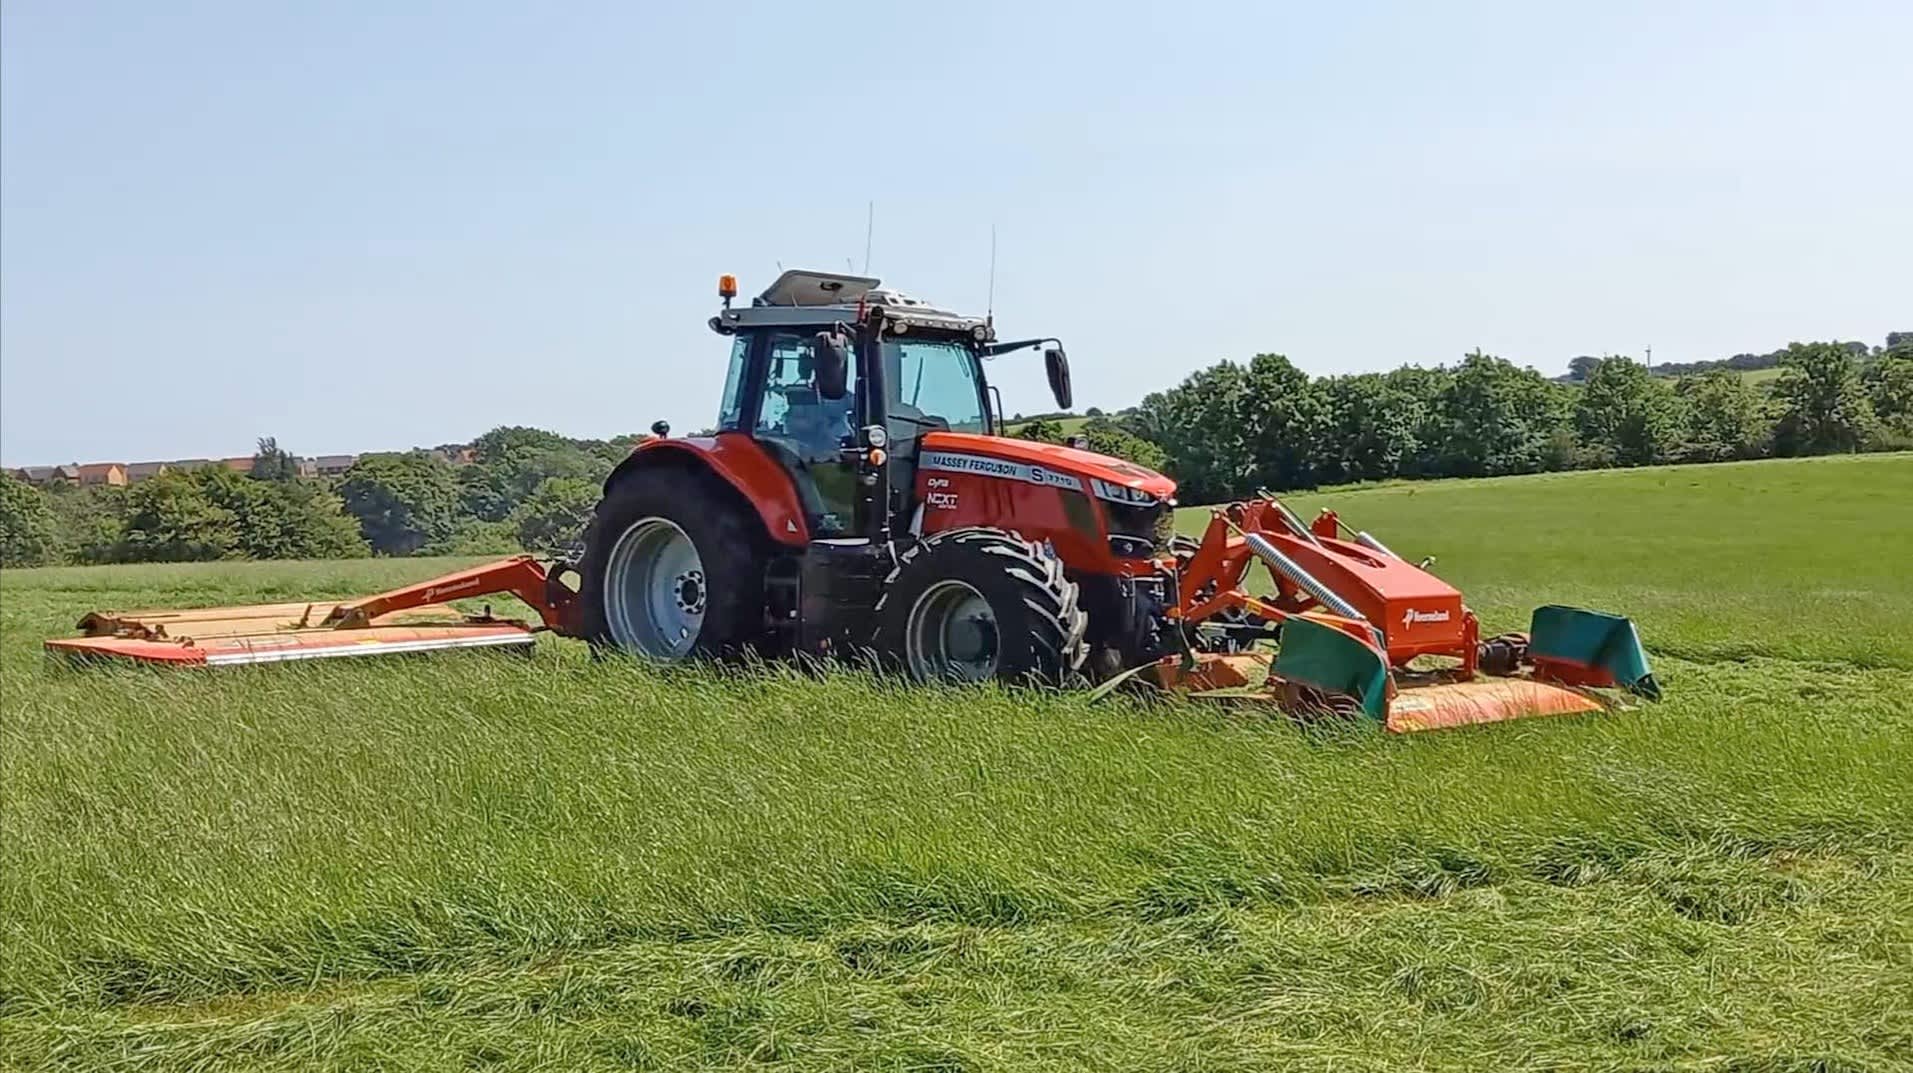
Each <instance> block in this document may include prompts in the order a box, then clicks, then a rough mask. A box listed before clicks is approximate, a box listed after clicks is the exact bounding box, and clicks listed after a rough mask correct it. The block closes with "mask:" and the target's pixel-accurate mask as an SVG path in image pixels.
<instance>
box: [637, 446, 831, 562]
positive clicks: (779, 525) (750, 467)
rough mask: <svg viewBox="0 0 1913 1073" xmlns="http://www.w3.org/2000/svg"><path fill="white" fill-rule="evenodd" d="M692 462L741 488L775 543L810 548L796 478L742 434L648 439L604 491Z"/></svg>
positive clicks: (744, 496) (745, 498) (808, 533)
mask: <svg viewBox="0 0 1913 1073" xmlns="http://www.w3.org/2000/svg"><path fill="white" fill-rule="evenodd" d="M686 461H690V462H692V464H694V465H699V466H702V467H704V468H706V469H708V470H710V471H711V472H712V473H714V474H716V475H717V476H718V478H719V479H721V480H723V481H724V482H726V483H727V484H729V485H730V486H731V487H732V488H735V489H737V494H738V495H740V496H742V497H743V498H744V501H745V502H746V503H749V504H750V505H751V508H752V509H753V510H755V511H757V516H758V518H759V519H760V520H762V521H763V523H764V532H765V533H766V534H768V535H769V536H770V538H771V539H772V540H774V541H776V542H778V543H779V544H787V545H790V546H791V547H797V548H801V547H804V546H805V545H807V544H809V543H810V526H809V524H808V523H807V522H806V521H805V519H804V508H803V502H802V500H800V499H799V498H798V495H797V486H796V485H795V484H793V483H791V479H790V474H789V473H787V472H785V470H784V467H783V466H780V465H778V464H777V460H776V459H775V458H772V457H771V455H770V452H768V451H766V450H764V448H763V447H762V446H760V445H759V444H758V443H757V441H755V440H753V439H751V438H750V437H749V436H746V435H744V434H743V433H741V432H720V433H718V434H717V435H715V436H685V437H677V438H664V437H660V438H657V439H649V440H645V441H644V442H642V443H640V444H638V445H637V446H636V447H634V448H632V450H631V454H630V456H629V457H627V458H626V459H625V460H624V461H623V462H620V463H618V468H616V469H614V470H612V471H611V476H609V477H607V478H605V482H604V486H605V489H606V490H607V491H609V490H610V488H611V486H612V485H614V484H616V483H617V482H618V481H620V480H623V479H624V478H625V477H626V476H628V475H630V474H631V473H633V472H636V471H637V470H640V469H643V468H644V467H646V466H654V465H659V464H683V463H684V462H686Z"/></svg>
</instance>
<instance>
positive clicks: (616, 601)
mask: <svg viewBox="0 0 1913 1073" xmlns="http://www.w3.org/2000/svg"><path fill="white" fill-rule="evenodd" d="M709 595H710V593H709V589H708V588H707V587H706V585H705V581H704V561H703V560H702V559H700V558H698V554H697V545H695V544H693V543H691V538H690V537H689V536H687V535H686V534H685V532H684V530H683V529H681V528H679V527H678V524H677V523H676V522H673V521H671V520H670V519H668V518H640V519H638V520H637V521H635V522H633V523H632V524H631V526H630V528H628V529H626V530H625V531H624V535H622V536H620V537H619V538H618V542H617V543H616V544H614V545H612V547H611V555H610V558H609V559H607V560H606V563H605V575H604V611H605V626H606V627H607V628H608V629H609V630H610V633H611V639H612V640H613V641H615V642H616V643H617V645H618V647H619V648H622V649H625V650H627V651H631V652H637V653H639V654H640V655H644V656H648V657H650V658H652V659H679V658H682V657H683V656H685V655H687V654H689V653H690V651H691V647H692V646H693V645H695V644H697V635H698V632H699V631H700V630H701V629H703V627H704V609H705V603H706V601H707V599H708V598H709Z"/></svg>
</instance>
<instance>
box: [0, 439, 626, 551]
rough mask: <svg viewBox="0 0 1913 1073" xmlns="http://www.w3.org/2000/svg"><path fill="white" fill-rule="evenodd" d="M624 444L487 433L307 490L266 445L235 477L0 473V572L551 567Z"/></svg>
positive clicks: (365, 462) (290, 463)
mask: <svg viewBox="0 0 1913 1073" xmlns="http://www.w3.org/2000/svg"><path fill="white" fill-rule="evenodd" d="M636 442H637V437H635V436H625V437H619V438H616V439H611V440H579V439H571V438H568V437H565V436H560V435H558V434H557V433H554V432H546V431H544V430H542V429H533V428H517V427H509V428H496V429H493V430H492V431H490V432H487V433H485V434H484V435H483V436H480V437H479V438H478V439H477V440H475V441H473V442H472V443H471V444H470V445H469V453H470V460H469V461H468V462H464V463H461V464H454V463H452V462H451V461H448V460H447V458H446V457H445V453H444V452H443V451H425V450H412V451H405V452H394V453H388V454H369V455H364V456H362V457H360V458H359V459H358V460H357V461H356V462H354V463H353V464H352V466H351V467H350V468H349V469H347V470H346V471H345V472H344V473H343V474H340V475H339V476H338V477H336V478H314V477H302V476H300V475H299V471H298V465H297V461H296V459H294V458H293V456H292V455H291V454H289V453H287V452H286V451H284V450H283V449H281V448H280V447H279V445H278V443H277V442H276V441H275V440H273V439H270V438H268V439H263V440H261V441H259V445H258V452H257V453H256V454H255V455H254V456H253V461H252V468H251V471H250V472H249V473H243V474H242V473H238V472H235V471H234V470H231V469H229V468H227V467H225V466H223V465H218V464H214V465H209V466H203V467H200V468H197V469H176V470H169V471H167V472H165V473H161V474H159V475H157V476H154V477H152V478H149V479H147V480H144V481H141V482H139V483H137V484H133V485H129V486H123V487H116V486H106V485H95V486H90V487H75V486H62V485H54V486H49V487H46V488H39V487H35V486H33V485H29V484H27V483H25V482H23V481H20V480H18V479H17V478H15V477H13V476H12V475H10V474H0V565H4V566H37V565H46V564H54V563H131V562H190V561H199V560H212V559H337V558H350V557H355V556H365V555H493V554H504V553H510V552H516V551H520V550H531V551H538V552H546V553H557V554H562V553H566V552H569V551H570V550H572V548H573V546H574V545H576V544H577V542H578V541H579V540H580V539H581V538H582V536H583V533H584V527H585V525H586V524H587V523H588V522H589V521H590V519H591V512H592V510H593V509H594V508H595V507H596V505H597V502H598V493H599V489H600V486H601V485H602V484H603V482H604V479H605V477H607V476H609V475H610V473H611V468H612V467H613V466H615V465H617V463H618V461H619V460H620V459H622V458H624V457H625V455H627V454H629V453H630V450H631V447H632V445H633V444H635V443H636ZM460 446H461V447H463V446H464V445H460Z"/></svg>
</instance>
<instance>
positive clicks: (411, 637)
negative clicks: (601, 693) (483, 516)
mask: <svg viewBox="0 0 1913 1073" xmlns="http://www.w3.org/2000/svg"><path fill="white" fill-rule="evenodd" d="M505 593H509V594H511V595H513V596H516V597H518V598H519V599H521V600H523V601H524V602H525V603H527V604H529V605H530V606H531V608H532V609H533V610H534V611H535V612H537V614H538V616H539V620H540V621H539V622H538V623H536V624H533V623H530V622H526V621H523V620H519V619H510V618H501V617H498V616H494V615H493V614H491V612H490V608H489V607H487V608H486V609H485V610H484V611H482V612H479V613H476V614H471V613H466V612H462V611H459V610H458V609H457V608H454V607H452V606H450V605H449V604H448V603H447V601H450V600H458V599H468V598H478V597H484V596H493V595H499V594H505ZM576 603H577V593H576V591H575V590H574V589H571V588H570V587H568V586H567V585H565V584H564V583H563V582H562V581H561V580H560V579H559V578H558V577H557V576H554V575H553V574H552V573H551V572H550V571H548V570H547V568H546V567H545V566H544V565H543V564H541V563H539V562H538V561H537V560H536V559H533V558H532V557H531V556H529V555H522V556H517V557H515V558H511V559H502V560H500V561H498V562H494V563H488V564H486V565H484V566H479V567H474V568H472V569H470V570H461V571H459V572H457V573H452V574H446V575H444V576H442V577H436V578H432V579H431V580H429V581H424V582H420V583H418V584H416V585H407V586H405V587H403V588H397V589H392V590H390V591H388V592H382V593H379V594H378V595H376V596H369V597H365V598H363V599H358V600H343V601H336V602H312V603H287V604H260V605H254V606H241V607H209V608H198V609H194V610H185V611H93V612H89V613H87V614H86V615H85V616H84V617H82V618H81V619H80V622H79V627H78V628H79V630H80V632H81V636H79V637H66V638H55V639H53V640H50V641H47V642H46V650H47V652H49V653H50V654H52V655H55V656H59V657H64V658H67V659H70V660H73V661H77V662H91V661H106V662H125V663H135V664H148V665H158V666H175V667H177V666H205V667H220V666H234V665H243V664H254V663H287V662H293V661H298V660H311V659H332V658H342V657H354V656H385V655H401V654H405V653H417V652H436V651H444V650H451V649H469V648H489V649H507V650H509V649H519V650H523V649H524V648H526V647H527V646H529V645H531V644H532V643H533V642H534V640H536V634H537V633H538V632H539V631H541V630H547V629H549V630H560V631H566V630H569V629H570V627H571V625H572V617H573V615H574V614H575V608H576Z"/></svg>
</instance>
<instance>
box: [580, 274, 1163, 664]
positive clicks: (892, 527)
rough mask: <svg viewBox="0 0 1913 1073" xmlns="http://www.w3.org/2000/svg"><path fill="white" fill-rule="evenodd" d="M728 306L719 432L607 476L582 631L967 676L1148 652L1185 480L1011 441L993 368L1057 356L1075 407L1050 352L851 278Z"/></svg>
mask: <svg viewBox="0 0 1913 1073" xmlns="http://www.w3.org/2000/svg"><path fill="white" fill-rule="evenodd" d="M719 290H720V294H721V295H722V296H723V298H724V303H725V308H724V309H723V310H722V311H721V312H720V313H719V314H718V315H717V316H715V317H713V318H711V328H712V329H713V330H714V331H716V332H718V333H719V334H721V335H724V336H726V337H728V338H730V339H731V359H730V373H729V376H728V378H727V380H726V384H725V388H724V397H723V400H722V402H721V404H720V407H719V416H718V423H717V430H716V432H715V434H713V435H709V436H699V437H690V438H674V437H670V436H668V435H660V436H658V437H657V438H654V439H651V440H648V441H646V442H644V443H643V444H641V445H640V446H639V447H638V448H637V450H635V451H633V452H632V454H631V456H630V457H629V458H627V459H626V460H625V461H624V463H623V464H622V465H620V466H619V467H618V468H617V470H616V471H615V472H614V473H612V475H611V477H610V479H609V480H607V481H606V482H605V494H604V500H603V502H602V503H601V504H600V505H599V507H598V513H597V519H596V521H595V523H594V524H593V525H592V527H591V530H590V533H589V535H588V537H587V539H586V547H585V553H584V558H583V561H582V563H581V564H580V573H581V574H582V577H583V583H582V586H581V588H580V602H581V612H582V619H581V632H582V634H583V635H584V636H585V637H587V638H588V639H590V640H591V641H593V642H594V643H596V644H598V645H601V646H607V647H613V648H620V649H627V650H630V651H633V652H637V653H640V654H642V655H645V656H649V657H652V658H659V659H675V658H680V657H683V656H686V655H690V654H693V653H700V652H701V653H711V654H717V653H723V652H729V651H733V650H736V649H740V648H745V647H749V648H753V649H757V650H760V651H771V652H808V653H812V654H817V655H832V654H835V655H849V654H853V653H862V652H867V651H874V652H876V653H879V654H881V655H883V656H886V657H889V658H891V659H894V660H895V661H896V662H898V663H899V664H901V665H902V666H903V667H904V668H906V669H907V670H908V671H909V672H910V673H912V674H913V675H916V676H918V677H923V678H954V679H967V680H975V679H984V678H992V677H1019V678H1022V677H1029V678H1036V679H1041V680H1045V681H1050V682H1057V681H1060V680H1062V679H1063V678H1065V677H1066V676H1068V675H1070V674H1071V673H1073V672H1076V671H1078V670H1079V669H1081V668H1082V667H1083V665H1084V663H1085V660H1086V657H1088V656H1089V655H1090V654H1091V653H1094V654H1095V656H1096V660H1097V664H1096V665H1097V666H1099V667H1102V668H1105V669H1106V670H1108V671H1110V672H1113V671H1115V670H1118V669H1121V668H1123V667H1128V666H1134V665H1136V664H1138V663H1140V662H1145V661H1147V660H1151V659H1154V658H1156V656H1158V655H1159V654H1160V651H1161V646H1162V640H1161V626H1162V623H1163V621H1164V614H1165V612H1166V610H1167V608H1168V606H1169V604H1170V603H1171V602H1172V600H1173V593H1172V590H1171V586H1170V583H1169V580H1168V576H1167V575H1166V574H1165V573H1164V572H1163V571H1162V570H1161V569H1160V564H1159V562H1158V556H1159V555H1160V554H1161V553H1162V552H1163V550H1164V542H1165V540H1166V538H1167V537H1168V527H1169V521H1170V511H1171V508H1172V507H1173V505H1174V502H1175V501H1174V499H1173V494H1174V491H1175V485H1174V483H1173V482H1172V481H1170V480H1169V479H1168V478H1166V477H1164V476H1162V475H1160V474H1157V473H1153V472H1150V471H1148V470H1145V469H1142V468H1140V467H1137V466H1134V465H1132V464H1130V463H1128V462H1124V461H1122V460H1120V459H1115V458H1108V457H1105V456H1102V455H1097V454H1092V453H1090V452H1088V451H1084V450H1078V449H1075V448H1071V447H1061V446H1056V445H1052V444H1045V443H1037V442H1032V441H1028V440H1020V439H1012V438H1009V437H1007V436H1005V435H1004V434H1003V433H1004V428H1003V417H1002V414H1001V413H1000V412H999V406H998V405H996V402H997V394H996V392H994V391H993V390H991V388H990V386H989V384H988V382H987V380H986V378H985V372H984V370H985V366H986V363H987V362H988V361H989V360H990V359H992V358H995V357H997V356H999V355H1004V354H1008V353H1011V352H1013V351H1018V350H1024V349H1028V348H1033V347H1039V346H1045V344H1047V346H1045V349H1044V359H1045V362H1046V364H1047V370H1048V373H1049V382H1050V387H1051V389H1052V391H1053V393H1054V395H1055V399H1056V404H1057V406H1058V407H1059V408H1061V409H1065V410H1066V409H1068V408H1069V407H1070V405H1071V402H1072V399H1071V391H1070V378H1069V365H1068V362H1067V359H1066V358H1065V356H1064V353H1063V348H1062V346H1061V345H1060V344H1059V343H1057V342H1056V341H1055V340H1051V339H1024V340H1017V341H1014V342H1000V341H998V340H997V338H996V333H995V329H994V327H993V326H992V325H991V323H990V321H989V320H988V319H985V318H978V317H970V316H964V315H961V314H957V313H951V312H948V311H946V310H941V309H937V308H935V307H932V306H930V305H928V304H926V303H924V302H921V301H918V300H915V299H912V298H908V297H905V296H903V295H901V294H898V293H896V292H894V291H888V290H883V289H880V288H879V287H878V281H877V280H874V279H868V278H863V277H857V276H842V275H834V274H829V273H821V272H803V271H790V272H785V273H784V274H783V275H782V276H780V277H778V279H777V281H776V282H775V283H773V284H772V285H771V286H770V288H769V289H767V290H766V291H765V292H764V293H763V294H761V295H759V296H758V297H757V298H756V299H755V300H753V301H752V302H751V304H750V305H749V306H748V307H740V306H734V305H733V304H732V302H731V298H732V297H734V294H735V284H734V283H733V282H732V281H731V279H730V277H725V279H724V281H723V282H722V283H721V285H720V288H719ZM658 431H660V432H668V430H667V429H659V430H658Z"/></svg>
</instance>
